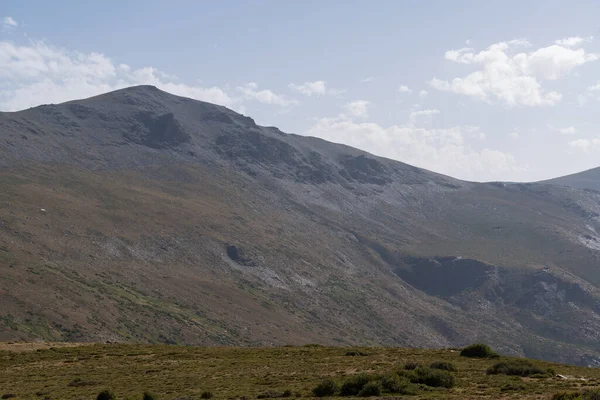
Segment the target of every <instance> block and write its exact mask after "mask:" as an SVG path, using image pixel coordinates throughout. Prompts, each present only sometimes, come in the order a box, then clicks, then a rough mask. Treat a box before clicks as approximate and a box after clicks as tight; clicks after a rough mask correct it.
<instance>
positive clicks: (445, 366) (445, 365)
mask: <svg viewBox="0 0 600 400" xmlns="http://www.w3.org/2000/svg"><path fill="white" fill-rule="evenodd" d="M429 368H432V369H442V370H444V371H450V372H456V371H458V369H457V368H456V366H455V365H454V364H452V363H451V362H448V361H435V362H432V363H431V365H429Z"/></svg>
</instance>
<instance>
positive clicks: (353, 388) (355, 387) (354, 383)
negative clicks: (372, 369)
mask: <svg viewBox="0 0 600 400" xmlns="http://www.w3.org/2000/svg"><path fill="white" fill-rule="evenodd" d="M371 380H373V378H372V377H371V376H369V375H367V374H357V375H352V376H350V377H348V378H346V379H345V380H344V382H343V383H342V387H341V388H340V395H341V396H356V395H358V393H359V392H360V391H361V390H362V388H363V387H364V386H365V385H366V384H367V383H369V382H370V381H371Z"/></svg>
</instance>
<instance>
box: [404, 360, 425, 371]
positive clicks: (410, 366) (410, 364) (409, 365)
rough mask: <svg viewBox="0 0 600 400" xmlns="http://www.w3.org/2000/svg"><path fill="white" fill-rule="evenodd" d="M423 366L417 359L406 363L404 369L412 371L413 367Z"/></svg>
mask: <svg viewBox="0 0 600 400" xmlns="http://www.w3.org/2000/svg"><path fill="white" fill-rule="evenodd" d="M420 366H421V364H419V363H418V362H416V361H407V362H406V364H404V369H405V370H407V371H412V370H413V369H417V368H419V367H420Z"/></svg>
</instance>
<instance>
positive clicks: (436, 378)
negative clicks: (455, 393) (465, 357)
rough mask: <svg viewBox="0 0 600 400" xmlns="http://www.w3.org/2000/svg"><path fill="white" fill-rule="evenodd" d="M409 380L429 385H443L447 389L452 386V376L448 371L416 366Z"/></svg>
mask: <svg viewBox="0 0 600 400" xmlns="http://www.w3.org/2000/svg"><path fill="white" fill-rule="evenodd" d="M410 381H411V382H412V383H421V384H423V385H427V386H431V387H444V388H447V389H449V388H451V387H453V386H454V376H453V375H452V374H451V373H449V372H448V371H443V370H439V369H431V368H425V367H421V368H417V369H416V370H415V371H414V376H413V377H412V378H411V379H410Z"/></svg>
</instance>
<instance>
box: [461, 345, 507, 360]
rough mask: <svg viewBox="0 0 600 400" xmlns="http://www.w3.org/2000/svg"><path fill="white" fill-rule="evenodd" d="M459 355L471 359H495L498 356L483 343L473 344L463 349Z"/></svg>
mask: <svg viewBox="0 0 600 400" xmlns="http://www.w3.org/2000/svg"><path fill="white" fill-rule="evenodd" d="M460 355H461V356H463V357H471V358H496V357H498V354H497V353H496V352H495V351H494V350H492V348H491V347H490V346H488V345H487V344H483V343H475V344H472V345H470V346H467V347H465V348H464V349H462V351H461V352H460Z"/></svg>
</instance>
